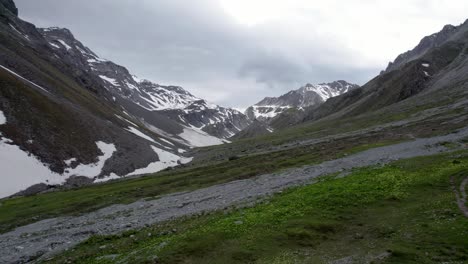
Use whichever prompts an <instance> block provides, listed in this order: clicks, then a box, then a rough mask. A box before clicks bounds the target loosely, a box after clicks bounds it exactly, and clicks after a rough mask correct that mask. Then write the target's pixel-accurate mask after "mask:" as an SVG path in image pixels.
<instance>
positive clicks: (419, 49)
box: [382, 25, 461, 73]
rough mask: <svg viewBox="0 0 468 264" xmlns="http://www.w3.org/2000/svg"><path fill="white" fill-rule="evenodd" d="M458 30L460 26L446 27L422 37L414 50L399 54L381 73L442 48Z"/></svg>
mask: <svg viewBox="0 0 468 264" xmlns="http://www.w3.org/2000/svg"><path fill="white" fill-rule="evenodd" d="M460 28H461V26H459V27H456V26H452V25H446V26H444V27H443V28H442V30H441V31H440V32H438V33H434V34H432V35H430V36H427V37H424V38H423V39H422V40H421V41H420V42H419V44H418V45H417V46H416V47H415V48H414V49H412V50H410V51H407V52H405V53H403V54H400V55H399V56H398V57H397V58H396V59H395V61H394V62H390V63H389V64H388V67H387V69H386V70H385V71H383V72H382V73H387V72H391V71H394V70H396V69H398V68H400V67H401V66H403V65H404V64H406V63H408V62H410V61H412V60H415V59H418V58H420V57H421V56H422V55H424V54H425V53H426V52H427V51H429V50H430V49H433V48H437V47H440V46H442V45H443V44H444V43H445V42H447V41H448V40H449V39H450V38H451V37H452V36H454V35H455V34H456V33H457V32H459V30H460Z"/></svg>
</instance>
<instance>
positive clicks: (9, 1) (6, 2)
mask: <svg viewBox="0 0 468 264" xmlns="http://www.w3.org/2000/svg"><path fill="white" fill-rule="evenodd" d="M0 4H2V5H3V6H4V7H5V8H6V9H7V10H9V11H10V12H11V13H12V14H13V15H15V16H18V8H16V5H15V3H14V2H13V0H0Z"/></svg>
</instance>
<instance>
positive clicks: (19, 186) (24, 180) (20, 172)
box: [0, 138, 115, 198]
mask: <svg viewBox="0 0 468 264" xmlns="http://www.w3.org/2000/svg"><path fill="white" fill-rule="evenodd" d="M11 143H12V141H11V140H9V139H7V138H3V139H0V171H1V172H2V175H4V177H2V184H1V185H0V198H4V197H7V196H10V195H13V194H15V193H17V192H19V191H21V190H25V189H27V188H28V187H30V186H32V185H35V184H39V183H46V184H50V185H58V184H63V183H64V182H65V181H66V179H67V178H68V177H69V176H72V175H79V176H87V177H95V176H97V175H99V174H100V173H101V170H102V167H103V166H104V163H105V161H106V160H107V159H108V158H110V157H111V156H112V154H113V152H114V151H115V146H114V145H113V144H106V143H104V142H96V145H97V146H98V147H99V149H100V150H101V151H102V152H103V153H104V154H103V155H102V156H100V157H99V161H98V162H97V163H96V164H91V165H80V166H78V167H77V168H75V169H73V170H72V171H69V172H66V173H65V174H63V175H60V174H58V173H55V172H52V171H51V170H50V169H49V168H48V167H47V166H46V165H44V164H43V163H42V162H41V161H40V160H39V159H38V158H37V157H35V156H34V155H31V154H29V153H27V152H25V151H23V150H21V149H20V148H19V147H18V146H16V145H11Z"/></svg>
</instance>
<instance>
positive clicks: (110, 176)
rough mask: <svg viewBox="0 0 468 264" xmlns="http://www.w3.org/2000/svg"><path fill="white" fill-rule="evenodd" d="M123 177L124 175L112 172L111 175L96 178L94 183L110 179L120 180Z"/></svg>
mask: <svg viewBox="0 0 468 264" xmlns="http://www.w3.org/2000/svg"><path fill="white" fill-rule="evenodd" d="M121 178H122V177H120V176H119V175H117V174H115V173H111V174H110V175H109V176H106V177H104V178H101V179H95V180H94V183H100V182H107V181H110V180H118V179H121Z"/></svg>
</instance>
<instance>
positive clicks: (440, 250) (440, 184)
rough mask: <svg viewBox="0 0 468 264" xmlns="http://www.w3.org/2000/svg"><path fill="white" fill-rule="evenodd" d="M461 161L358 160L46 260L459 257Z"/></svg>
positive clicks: (463, 257) (465, 227) (465, 229)
mask: <svg viewBox="0 0 468 264" xmlns="http://www.w3.org/2000/svg"><path fill="white" fill-rule="evenodd" d="M454 158H456V159H457V160H458V161H459V163H454V162H453V160H454ZM467 170H468V156H467V152H458V153H455V154H444V155H438V156H432V157H421V158H413V159H409V160H403V161H398V162H395V163H393V164H391V165H388V166H385V167H379V168H377V167H374V168H364V169H359V170H356V171H354V172H353V173H352V174H351V175H350V176H348V177H346V178H335V177H333V176H329V177H325V178H322V179H321V181H319V182H318V183H316V184H313V185H309V186H305V187H300V188H295V189H291V190H288V191H286V192H284V193H282V194H279V195H277V196H275V197H274V198H272V199H271V200H268V201H264V202H263V203H262V204H259V205H256V206H254V207H252V208H247V209H237V210H234V211H230V212H217V213H213V214H209V215H202V216H197V217H192V218H186V219H179V220H176V221H172V222H167V223H164V224H160V225H156V226H153V227H150V228H145V229H141V230H138V231H132V232H129V233H125V234H121V235H117V236H105V237H102V236H96V237H93V238H91V239H89V240H88V241H86V242H84V243H82V244H81V245H79V246H78V247H76V248H75V249H73V250H71V251H69V252H66V253H65V254H63V255H61V256H57V257H55V258H54V259H52V260H51V262H56V263H64V262H67V261H68V262H72V263H112V262H115V261H122V262H128V263H298V262H299V263H303V262H305V263H329V262H331V261H336V260H349V261H354V262H353V263H365V262H369V263H370V262H375V263H441V262H445V263H465V262H466V261H468V239H467V237H468V221H467V219H466V218H464V216H463V215H462V214H461V212H460V211H459V209H458V207H457V206H456V204H455V195H454V193H453V192H452V190H451V186H450V178H451V177H456V178H457V179H458V178H459V177H461V175H464V172H466V171H467ZM459 180H460V179H458V180H457V181H459ZM108 256H112V258H113V259H112V260H109V258H107V257H108Z"/></svg>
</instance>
